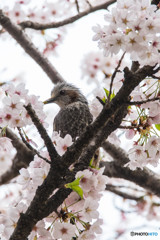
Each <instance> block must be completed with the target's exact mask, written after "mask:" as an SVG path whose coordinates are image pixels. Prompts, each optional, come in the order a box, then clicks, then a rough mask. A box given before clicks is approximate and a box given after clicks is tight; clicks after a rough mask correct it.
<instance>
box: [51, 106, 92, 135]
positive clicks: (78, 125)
mask: <svg viewBox="0 0 160 240" xmlns="http://www.w3.org/2000/svg"><path fill="white" fill-rule="evenodd" d="M91 122H92V115H91V113H90V112H89V109H88V106H87V105H86V104H82V103H74V104H70V105H68V106H67V107H65V108H63V109H61V110H60V111H59V113H58V114H57V116H56V117H55V119H54V124H53V130H54V131H57V132H59V131H60V135H61V137H64V136H65V135H66V134H70V135H71V136H72V138H73V140H75V139H76V137H77V136H80V135H81V134H82V132H83V131H84V130H85V128H86V126H87V125H88V124H89V123H91Z"/></svg>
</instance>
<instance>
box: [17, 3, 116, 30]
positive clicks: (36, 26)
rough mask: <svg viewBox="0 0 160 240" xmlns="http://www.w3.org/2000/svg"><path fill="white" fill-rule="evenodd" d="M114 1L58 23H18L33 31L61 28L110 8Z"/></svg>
mask: <svg viewBox="0 0 160 240" xmlns="http://www.w3.org/2000/svg"><path fill="white" fill-rule="evenodd" d="M115 2H116V0H110V1H106V2H105V3H103V4H100V5H97V6H95V7H90V8H89V9H87V10H86V11H84V12H81V13H78V14H77V15H75V16H73V17H70V18H67V19H65V20H63V21H60V22H52V23H46V24H41V23H37V22H32V21H26V22H22V23H20V26H21V27H22V28H23V29H24V28H33V29H35V30H43V29H49V28H58V27H61V26H65V25H67V24H69V23H73V22H75V21H77V20H78V19H80V18H82V17H84V16H87V15H88V14H90V13H92V12H95V11H97V10H101V9H106V8H107V7H108V6H110V5H111V4H113V3H115Z"/></svg>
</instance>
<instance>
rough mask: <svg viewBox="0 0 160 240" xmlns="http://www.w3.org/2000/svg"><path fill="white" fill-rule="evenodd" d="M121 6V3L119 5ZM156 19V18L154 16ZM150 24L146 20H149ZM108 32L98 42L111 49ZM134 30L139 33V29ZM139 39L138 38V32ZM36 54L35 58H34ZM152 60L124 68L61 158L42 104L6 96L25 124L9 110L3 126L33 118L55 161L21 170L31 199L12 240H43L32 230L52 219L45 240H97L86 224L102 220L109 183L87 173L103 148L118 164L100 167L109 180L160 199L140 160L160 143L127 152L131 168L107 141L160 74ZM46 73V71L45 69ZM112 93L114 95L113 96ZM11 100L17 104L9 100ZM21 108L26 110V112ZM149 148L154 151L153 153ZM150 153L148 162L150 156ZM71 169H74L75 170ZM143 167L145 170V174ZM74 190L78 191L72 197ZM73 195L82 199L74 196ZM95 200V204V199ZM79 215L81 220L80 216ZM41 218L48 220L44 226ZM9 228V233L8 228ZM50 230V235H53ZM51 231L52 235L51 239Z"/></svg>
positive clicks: (15, 32)
mask: <svg viewBox="0 0 160 240" xmlns="http://www.w3.org/2000/svg"><path fill="white" fill-rule="evenodd" d="M118 4H121V3H120V1H119V2H118ZM129 4H131V3H129ZM132 9H133V8H131V10H132ZM142 9H143V8H141V10H142ZM151 10H154V9H151ZM125 11H126V7H125ZM113 14H114V11H113ZM154 14H156V13H155V12H154ZM118 16H121V15H118ZM142 16H143V15H142ZM154 16H155V15H154ZM145 18H146V16H145ZM115 19H116V18H115ZM146 19H147V20H148V18H146ZM154 19H155V18H154ZM154 19H153V20H154ZM122 20H123V24H125V22H126V20H127V18H125V19H122ZM0 22H1V24H2V25H3V27H5V28H6V30H7V31H8V32H9V33H10V34H11V35H12V36H13V37H14V38H15V39H16V40H17V41H18V42H19V43H20V44H21V46H22V47H23V48H24V49H25V50H26V51H27V52H28V53H29V54H30V56H32V54H33V53H34V54H36V56H38V57H39V56H40V54H39V53H38V51H36V49H35V48H34V46H33V45H32V44H31V45H30V43H29V41H28V40H27V39H26V36H25V35H24V34H23V32H21V29H20V28H19V27H17V26H16V25H15V24H12V22H11V21H10V20H9V18H7V17H6V16H4V15H3V13H2V12H1V13H0ZM123 24H121V26H120V27H122V26H124V25H123ZM149 26H150V25H149ZM106 29H107V28H105V29H103V34H102V32H101V31H99V30H98V32H97V35H98V37H100V41H101V44H102V46H103V47H107V44H106V43H108V42H107V40H108V38H107V37H108V36H110V35H109V34H108V35H107V34H106V36H105V37H104V33H106V32H105V31H106ZM117 29H121V28H117ZM127 29H128V28H127ZM129 29H130V28H129ZM136 31H140V29H139V30H136ZM131 32H132V33H131V34H133V31H131ZM114 34H115V31H113V35H114ZM122 34H125V31H122ZM135 34H137V32H136V33H135ZM128 36H130V32H128V31H127V34H126V35H125V36H124V38H127V37H128ZM131 36H132V35H131ZM114 37H115V35H114ZM132 37H133V36H132ZM114 39H115V38H114ZM116 40H117V41H116V43H115V46H114V42H113V43H112V44H111V45H110V48H111V51H112V50H113V51H117V45H116V44H118V45H119V44H120V43H121V41H120V40H121V39H118V38H116ZM133 40H134V39H132V43H133V42H134V41H133ZM104 41H106V42H105V44H103V43H104ZM149 41H150V39H149ZM111 42H112V41H110V43H111ZM151 43H153V42H147V45H146V46H144V47H146V48H148V45H149V44H151ZM149 46H150V45H149ZM154 46H155V42H154V43H153V46H152V47H154ZM129 49H130V48H129ZM105 50H107V49H105ZM126 50H128V49H126ZM147 50H148V49H147ZM32 51H33V53H32V54H31V52H32ZM135 51H136V50H135ZM148 56H150V54H148ZM132 57H133V56H132ZM134 57H135V55H134ZM138 57H139V58H140V60H141V61H142V55H138ZM42 58H43V56H41V57H40V59H41V60H42ZM34 59H35V60H36V59H37V58H36V57H34ZM41 60H40V61H41ZM132 60H133V59H132ZM134 60H135V59H134ZM136 60H137V59H136ZM150 60H151V61H150V64H151V65H152V66H149V65H146V66H145V65H143V67H142V66H141V67H139V65H138V64H136V61H134V64H133V65H134V66H133V65H132V68H131V70H130V69H129V68H127V67H126V68H124V79H123V85H122V87H121V88H120V89H119V91H118V92H117V94H116V95H115V96H114V97H113V98H112V99H111V101H108V102H107V101H105V104H103V106H102V107H103V109H102V111H101V112H100V114H99V115H98V117H97V118H96V119H95V121H94V122H93V123H91V124H90V125H88V126H87V128H86V131H85V132H84V133H83V134H82V135H81V136H80V137H79V138H78V139H77V140H76V142H75V143H74V144H72V145H71V144H70V145H71V146H70V145H69V147H68V149H67V151H66V152H65V153H64V154H63V155H62V156H59V155H58V154H57V152H58V151H57V146H56V145H55V146H54V145H53V143H52V140H51V139H50V138H49V137H48V134H47V132H46V130H45V128H44V127H43V125H42V124H41V122H43V120H44V118H41V117H42V116H41V114H40V113H42V112H43V111H42V106H40V105H41V104H40V103H38V104H35V105H33V106H32V107H31V105H30V103H32V101H31V100H32V99H27V97H26V96H25V97H24V96H23V98H22V99H19V97H18V96H17V95H16V94H17V91H13V92H14V94H13V92H12V91H10V92H9V91H8V92H7V95H8V96H7V97H8V98H9V97H10V100H9V106H8V108H9V109H10V111H11V112H12V111H13V109H14V110H15V108H16V107H17V108H19V109H20V110H21V117H22V119H21V120H23V121H22V122H20V119H19V118H18V117H19V115H18V116H17V118H14V117H13V116H12V114H11V113H10V112H9V113H8V112H6V111H7V110H6V109H5V108H4V111H3V112H4V116H2V119H1V121H2V123H3V121H4V123H3V124H4V125H5V126H6V125H10V126H15V125H16V124H19V125H23V124H24V125H27V123H28V121H29V123H30V119H29V120H28V116H27V115H28V114H29V115H30V117H31V119H32V122H33V123H34V124H35V126H36V128H37V129H38V132H39V133H40V135H41V137H42V139H43V140H44V142H45V145H46V147H47V150H48V151H46V152H44V153H43V154H44V155H46V157H48V159H49V157H50V158H51V164H48V162H44V161H43V160H42V159H39V158H38V157H37V156H35V158H34V161H33V162H32V163H31V164H30V165H29V167H28V168H27V169H21V170H20V176H19V178H18V179H17V181H18V182H19V183H20V184H21V185H22V186H23V188H24V189H25V190H26V196H27V195H30V194H31V199H32V200H31V199H29V198H27V201H26V202H27V204H26V207H25V208H24V209H25V210H24V211H23V212H22V210H19V212H18V213H17V212H16V214H14V216H15V215H16V216H17V215H18V217H19V218H17V219H14V221H15V222H14V224H12V226H13V225H14V226H16V227H15V229H14V232H13V234H12V236H8V238H9V237H10V240H18V239H22V238H23V239H27V238H28V236H29V234H30V233H31V235H30V237H31V238H33V239H35V238H37V237H38V235H37V234H39V235H40V237H44V236H43V233H39V232H38V230H37V232H38V233H37V232H36V233H35V232H34V226H35V228H36V229H38V227H39V226H43V230H44V229H45V227H44V226H45V223H47V224H48V222H51V220H50V219H49V220H48V219H47V217H48V218H52V223H51V224H49V227H48V229H47V230H46V229H45V230H46V232H45V238H46V237H48V239H49V238H51V237H54V238H55V239H59V238H61V237H62V236H61V235H60V234H62V232H64V230H65V232H67V233H68V235H67V239H71V238H72V237H73V236H74V237H75V238H76V239H77V238H79V236H80V238H82V237H83V235H85V234H86V232H87V230H88V229H89V231H88V236H89V237H88V238H91V239H93V238H94V237H95V234H93V232H94V231H93V226H91V225H90V224H89V223H88V222H91V221H92V220H93V219H97V217H98V213H97V207H98V203H97V201H98V200H99V193H100V192H101V191H103V190H104V186H105V184H106V181H105V180H106V179H105V178H104V176H102V173H103V170H102V169H100V170H98V169H93V168H89V169H86V168H87V167H88V165H89V162H90V159H91V158H92V156H93V155H94V153H95V151H96V150H97V148H99V147H101V146H103V148H104V149H106V151H107V152H108V153H109V154H110V155H111V156H112V157H113V159H114V161H112V162H106V163H103V162H102V163H101V166H105V174H106V175H108V176H110V177H117V178H123V179H127V180H130V181H132V182H134V183H137V184H138V185H140V186H142V187H143V188H145V189H147V190H148V191H149V192H152V193H154V194H156V195H158V196H159V178H158V176H157V175H156V174H154V173H153V172H152V171H149V170H148V169H146V168H144V165H143V164H144V162H142V159H147V162H148V163H149V161H151V156H153V155H154V154H155V153H157V146H159V139H155V138H150V139H149V141H148V142H147V144H146V146H145V148H144V147H143V146H136V147H134V148H132V149H131V150H130V152H129V156H131V157H132V158H133V155H134V159H131V160H133V161H132V165H131V163H130V162H129V158H128V156H126V155H125V153H124V152H122V151H121V149H117V148H115V146H114V145H113V146H112V145H110V144H109V143H107V142H105V141H106V139H107V138H108V137H109V136H110V134H111V133H113V132H114V131H115V130H116V129H117V128H119V126H120V124H121V123H122V121H123V119H124V118H125V117H126V115H127V113H128V103H129V100H130V98H131V94H132V92H133V90H134V89H135V88H136V87H137V86H139V85H140V84H141V82H142V81H143V80H144V79H145V78H146V77H150V76H153V75H154V74H156V73H157V72H158V71H159V68H158V67H155V63H154V64H153V58H152V59H150ZM155 60H157V58H156V59H154V61H155ZM45 64H46V62H45V63H44V62H43V64H42V65H43V67H44V65H45ZM44 69H45V71H47V69H46V65H45V67H44ZM50 70H51V71H50ZM49 71H50V74H48V75H49V76H51V72H52V73H54V77H55V76H56V80H54V77H52V79H53V82H58V81H63V79H62V78H61V77H60V75H59V74H57V73H55V70H54V68H51V69H49ZM115 73H116V72H115ZM114 75H115V74H113V77H114ZM112 80H113V78H112ZM112 83H113V81H111V85H110V89H111V88H112ZM12 94H13V95H12ZM110 94H111V90H110V93H109V95H110ZM15 95H16V97H15ZM17 98H18V100H19V102H20V106H17V105H18V102H17ZM12 99H14V102H12V101H11V100H12ZM22 102H23V104H22ZM22 105H23V106H26V107H25V108H24V107H23V106H22ZM25 109H26V110H27V114H26V112H25ZM33 109H34V110H35V111H34V110H33ZM16 113H17V112H16ZM37 114H38V116H37ZM11 118H13V120H14V121H11ZM39 118H40V120H39ZM6 122H7V124H6ZM15 122H16V124H15ZM30 124H31V123H30ZM55 138H57V139H58V140H57V139H56V140H57V142H56V143H58V141H59V140H60V141H59V143H60V142H61V140H62V139H61V138H60V136H58V135H57V136H56V137H55ZM57 145H58V144H57ZM67 146H68V145H67ZM150 146H154V149H153V148H152V147H150ZM155 146H156V147H155ZM56 151H57V152H56ZM147 154H148V156H149V157H150V158H149V157H148V158H147V157H146V156H147ZM48 155H49V156H48ZM135 156H138V157H139V158H138V160H141V162H139V165H136V164H137V162H136V160H137V159H136V158H135ZM145 157H146V158H145ZM135 159H136V160H135ZM140 163H142V164H140ZM72 164H74V166H73V165H72ZM71 166H72V168H71ZM129 167H130V168H131V167H132V170H135V169H136V168H138V170H135V171H132V170H131V169H129ZM140 168H143V170H142V169H140ZM84 169H85V170H84ZM82 170H83V171H82ZM84 182H87V184H84ZM72 190H74V192H73V191H72ZM115 192H117V194H118V193H119V194H120V192H119V191H118V190H116V191H115ZM29 193H30V194H29ZM75 193H76V194H77V193H78V194H77V195H76V196H75ZM121 194H122V193H121ZM71 195H74V197H73V198H72V197H71ZM95 197H96V199H94V198H95ZM75 198H76V201H75V202H73V199H75ZM23 203H24V202H23ZM77 203H81V204H82V205H83V207H82V208H81V209H80V210H79V208H78V210H77V209H76V207H75V206H74V207H75V208H74V207H73V205H76V204H77ZM16 207H17V208H16V209H14V210H15V211H16V210H17V209H18V207H19V209H22V208H20V206H19V204H17V206H16ZM78 207H79V206H78ZM93 209H94V210H93ZM17 211H18V210H17ZM77 212H78V214H77ZM88 212H89V213H88ZM14 213H15V212H14ZM79 213H80V214H79ZM81 214H82V216H80V215H81ZM43 218H46V219H45V220H44V221H41V220H42V219H43ZM82 219H83V224H82V226H81V227H80V228H78V231H77V229H76V223H77V225H78V224H79V223H82ZM39 221H40V222H39ZM66 221H67V223H66ZM71 223H73V224H71ZM53 225H54V229H53ZM8 228H10V226H8ZM58 229H60V231H58ZM49 230H51V231H50V232H49ZM52 230H53V234H52V236H51V233H52ZM4 232H5V231H4ZM6 232H7V231H6ZM69 232H70V233H69ZM75 232H76V235H75ZM94 233H96V232H94ZM32 234H33V235H32ZM8 238H7V239H8Z"/></svg>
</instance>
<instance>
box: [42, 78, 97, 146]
mask: <svg viewBox="0 0 160 240" xmlns="http://www.w3.org/2000/svg"><path fill="white" fill-rule="evenodd" d="M49 103H56V104H57V105H58V106H59V107H60V111H59V112H58V114H57V115H56V116H55V118H54V121H53V131H57V132H59V133H60V136H61V137H62V138H64V137H65V135H66V134H70V135H71V137H72V141H73V142H74V141H75V140H76V139H77V137H79V136H80V135H81V134H82V133H83V132H84V131H85V129H86V127H87V126H88V125H89V124H90V123H91V122H92V121H93V116H92V114H91V113H90V110H89V106H88V101H87V99H86V97H85V96H84V95H83V94H82V93H81V91H80V90H79V88H77V87H76V86H74V85H73V84H70V83H66V82H60V83H57V84H56V85H55V87H54V88H53V90H52V91H51V98H49V99H48V100H46V101H44V104H49Z"/></svg>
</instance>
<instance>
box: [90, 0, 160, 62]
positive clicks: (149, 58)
mask: <svg viewBox="0 0 160 240" xmlns="http://www.w3.org/2000/svg"><path fill="white" fill-rule="evenodd" d="M159 11H160V10H157V11H156V6H155V5H151V3H150V1H147V0H145V1H139V0H136V2H134V3H133V2H132V1H128V2H126V1H125V2H124V3H123V4H122V3H121V1H120V0H118V1H117V7H115V8H112V9H111V11H109V13H107V14H106V15H105V20H106V22H107V25H106V26H104V27H101V26H100V25H98V26H97V27H94V28H93V31H94V32H95V33H96V35H95V36H94V38H93V40H98V44H99V47H100V48H102V49H103V51H104V54H105V55H106V56H108V55H109V54H117V53H119V51H120V50H123V51H126V52H129V53H130V57H131V59H132V60H133V61H139V62H140V64H142V65H145V64H146V65H147V64H150V65H154V64H156V63H159V52H158V49H159V47H158V45H159V35H158V34H159V25H158V22H159V17H160V15H159ZM155 36H156V37H157V40H156V43H157V44H154V42H155V40H154V39H155ZM156 45H157V47H156ZM152 46H154V51H153V48H152Z"/></svg>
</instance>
